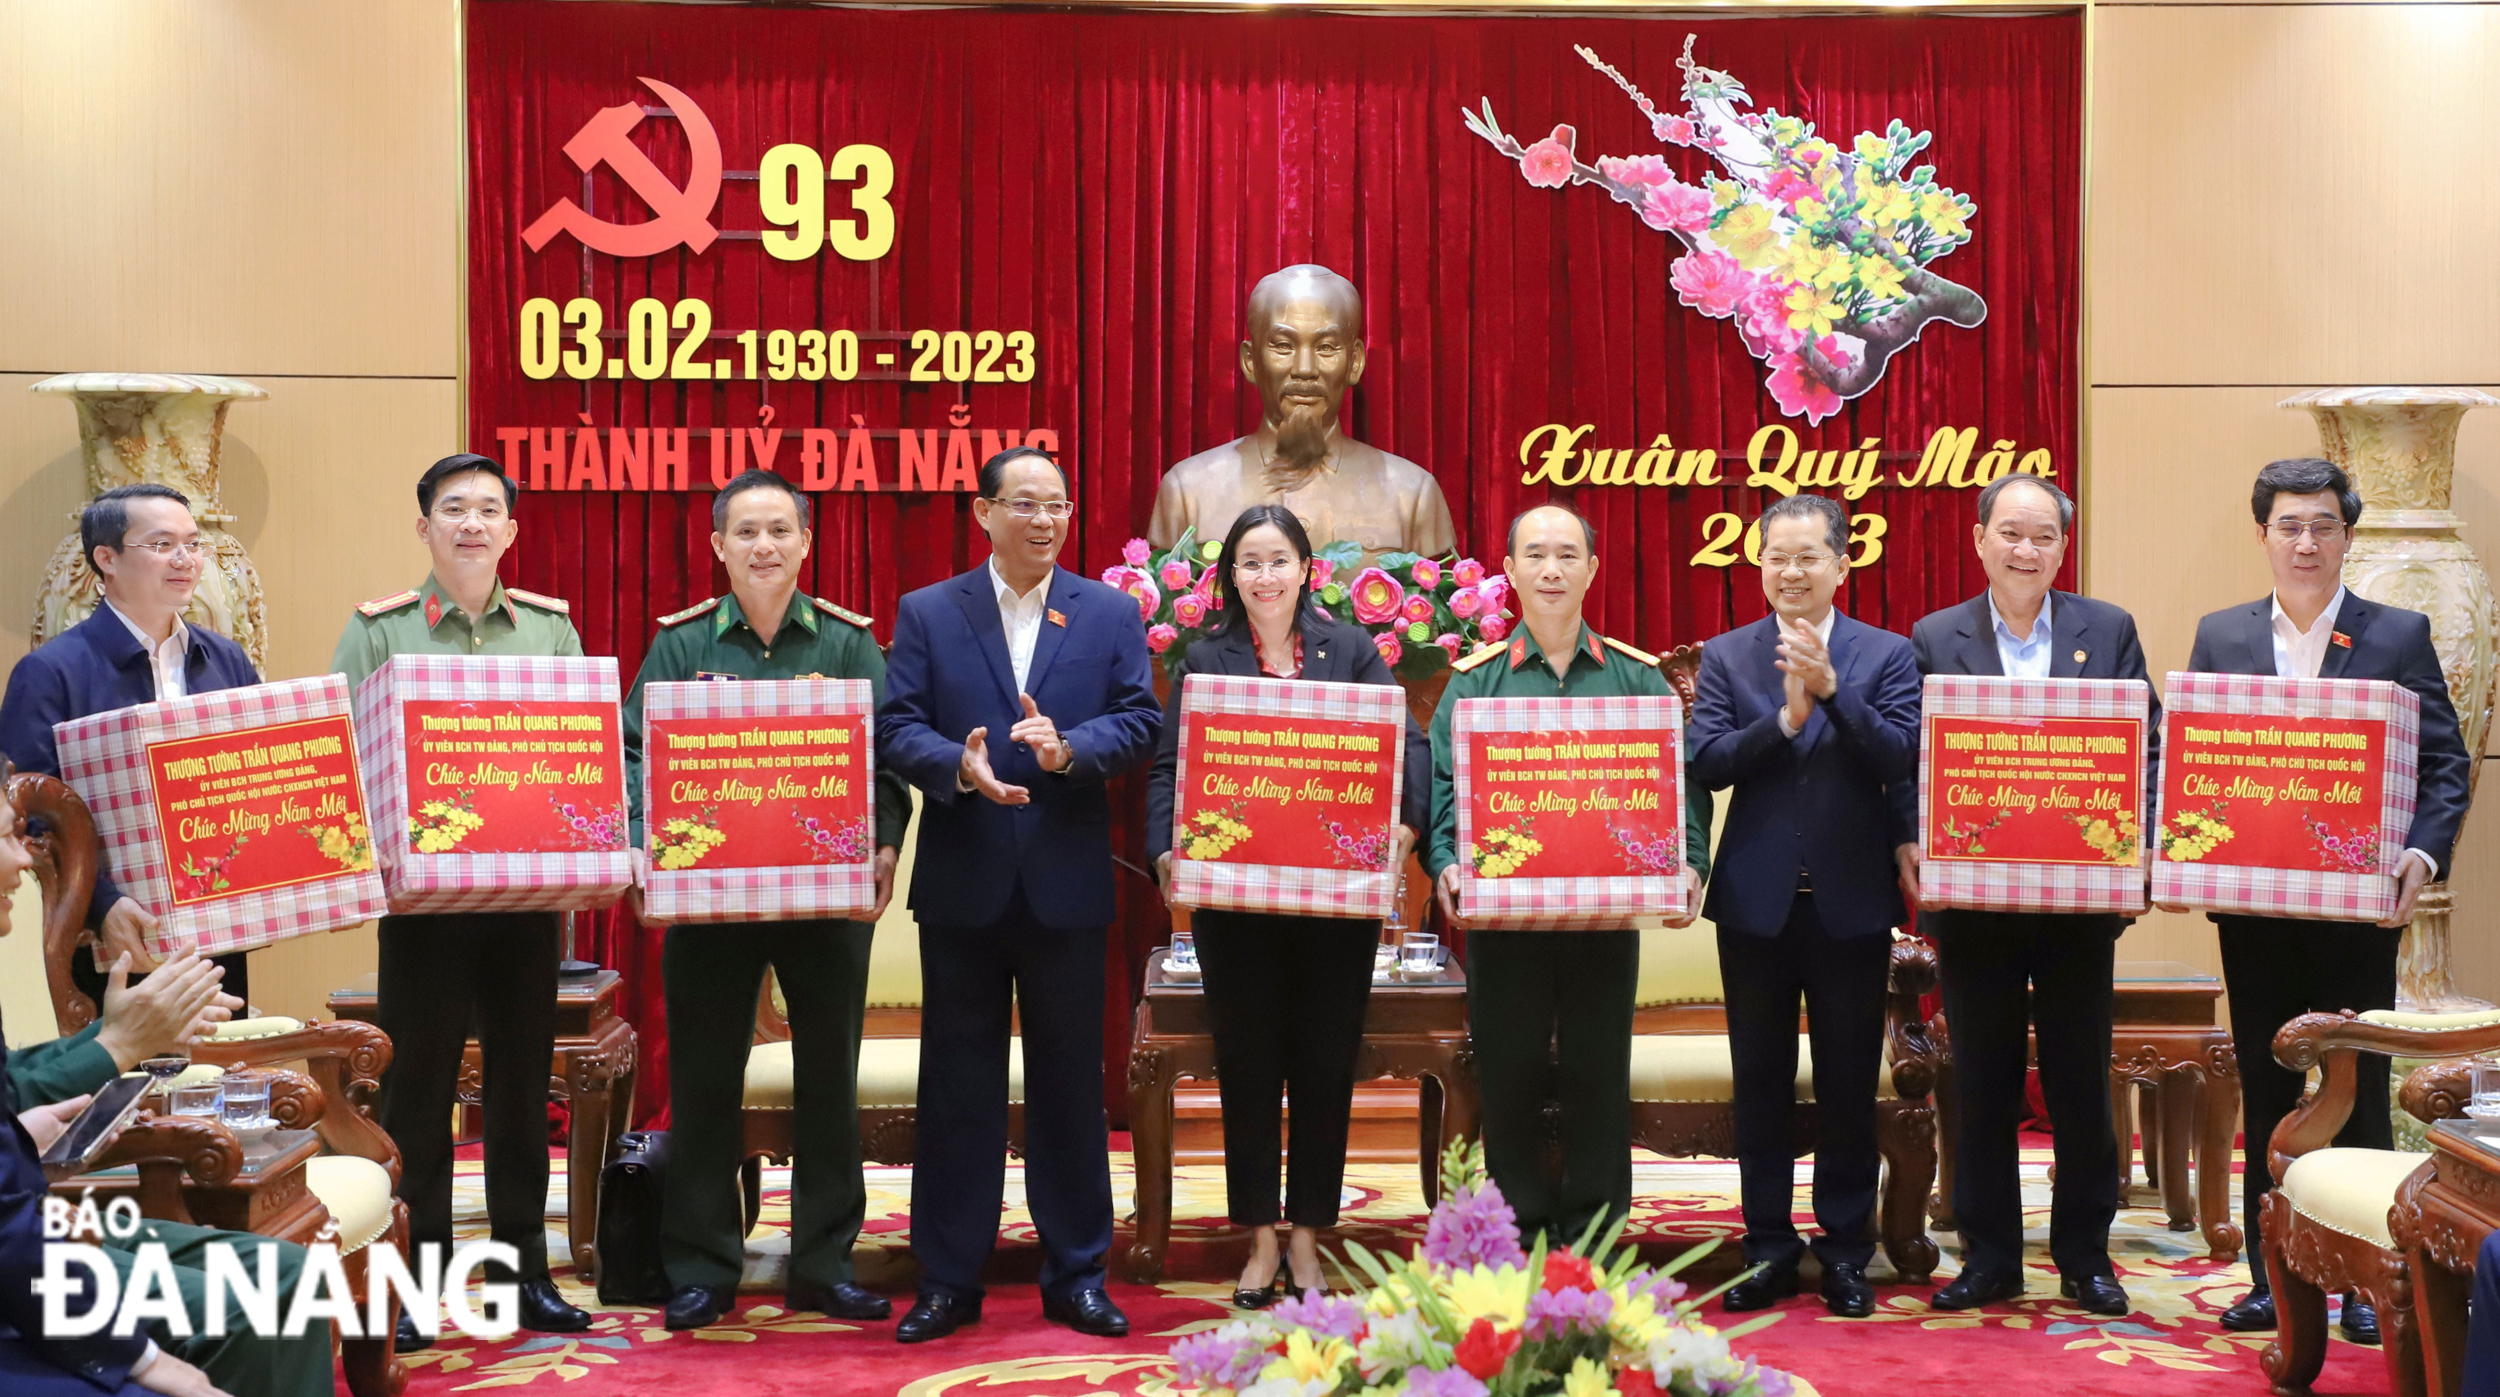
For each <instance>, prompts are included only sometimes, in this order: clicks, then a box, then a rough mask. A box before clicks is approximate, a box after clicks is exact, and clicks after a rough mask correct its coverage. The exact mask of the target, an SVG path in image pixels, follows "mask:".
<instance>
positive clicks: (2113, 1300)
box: [2057, 1276, 2132, 1315]
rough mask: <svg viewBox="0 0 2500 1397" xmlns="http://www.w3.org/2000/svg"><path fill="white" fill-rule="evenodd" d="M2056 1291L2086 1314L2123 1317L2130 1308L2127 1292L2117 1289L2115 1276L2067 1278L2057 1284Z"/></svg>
mask: <svg viewBox="0 0 2500 1397" xmlns="http://www.w3.org/2000/svg"><path fill="white" fill-rule="evenodd" d="M2057 1289H2058V1293H2059V1294H2062V1295H2064V1296H2065V1297H2066V1298H2067V1299H2069V1300H2072V1301H2074V1302H2075V1304H2076V1305H2077V1306H2078V1307H2080V1308H2081V1309H2082V1310H2083V1311H2084V1313H2086V1314H2095V1315H2123V1314H2125V1313H2126V1312H2127V1311H2128V1310H2129V1309H2130V1308H2132V1307H2131V1306H2129V1305H2128V1303H2127V1292H2126V1291H2124V1290H2122V1289H2120V1288H2119V1285H2118V1278H2117V1277H2115V1276H2085V1277H2083V1278H2081V1279H2077V1278H2075V1277H2073V1276H2068V1277H2067V1278H2066V1279H2064V1280H2062V1281H2059V1282H2058V1283H2057Z"/></svg>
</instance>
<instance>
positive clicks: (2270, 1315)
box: [2214, 1286, 2376, 1334]
mask: <svg viewBox="0 0 2500 1397" xmlns="http://www.w3.org/2000/svg"><path fill="white" fill-rule="evenodd" d="M2372 1318H2373V1319H2375V1318H2376V1316H2372ZM2214 1322H2215V1323H2216V1324H2219V1325H2221V1326H2222V1327H2223V1328H2225V1329H2228V1330H2230V1331H2231V1332H2232V1333H2234V1334H2252V1333H2255V1332H2256V1331H2258V1330H2260V1329H2272V1328H2273V1327H2274V1292H2273V1291H2271V1290H2268V1289H2266V1288H2265V1287H2263V1286H2259V1287H2257V1288H2256V1289H2254V1290H2251V1291H2250V1292H2248V1294H2246V1295H2244V1296H2242V1297H2240V1303H2238V1304H2236V1305H2233V1306H2232V1307H2231V1308H2229V1309H2227V1310H2224V1311H2223V1312H2222V1316H2221V1318H2219V1319H2217V1320H2215V1321H2214Z"/></svg>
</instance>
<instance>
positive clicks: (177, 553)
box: [122, 538, 208, 559]
mask: <svg viewBox="0 0 2500 1397" xmlns="http://www.w3.org/2000/svg"><path fill="white" fill-rule="evenodd" d="M122 547H124V548H137V549H142V550H145V551H146V552H149V553H153V554H155V555H156V556H157V557H158V558H159V559H165V558H197V557H199V556H201V555H202V554H204V553H206V552H208V545H207V544H205V543H175V542H173V541H172V540H170V539H162V538H157V539H150V540H148V541H147V542H145V543H125V544H123V545H122Z"/></svg>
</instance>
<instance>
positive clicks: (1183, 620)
mask: <svg viewBox="0 0 2500 1397" xmlns="http://www.w3.org/2000/svg"><path fill="white" fill-rule="evenodd" d="M1206 621H1207V599H1206V598H1205V597H1202V596H1199V595H1198V594H1197V593H1196V592H1183V593H1181V594H1180V595H1179V596H1177V597H1175V598H1173V599H1172V624H1174V625H1176V626H1180V627H1183V628H1185V629H1188V630H1193V631H1194V630H1196V629H1198V628H1199V627H1200V626H1203V625H1205V624H1206Z"/></svg>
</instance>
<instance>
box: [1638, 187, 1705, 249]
mask: <svg viewBox="0 0 2500 1397" xmlns="http://www.w3.org/2000/svg"><path fill="white" fill-rule="evenodd" d="M1641 221H1642V222H1643V223H1646V224H1648V225H1649V226H1650V227H1652V228H1672V229H1675V230H1676V231H1678V232H1683V233H1695V234H1698V233H1699V232H1701V230H1703V229H1704V228H1707V227H1709V226H1710V192H1709V191H1708V190H1706V189H1703V188H1701V187H1700V186H1699V185H1692V184H1668V185H1662V186H1660V187H1659V188H1656V189H1653V190H1651V191H1649V197H1648V198H1647V199H1645V200H1643V201H1642V202H1641ZM1713 255H1714V256H1724V255H1725V254H1713Z"/></svg>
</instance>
